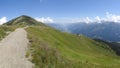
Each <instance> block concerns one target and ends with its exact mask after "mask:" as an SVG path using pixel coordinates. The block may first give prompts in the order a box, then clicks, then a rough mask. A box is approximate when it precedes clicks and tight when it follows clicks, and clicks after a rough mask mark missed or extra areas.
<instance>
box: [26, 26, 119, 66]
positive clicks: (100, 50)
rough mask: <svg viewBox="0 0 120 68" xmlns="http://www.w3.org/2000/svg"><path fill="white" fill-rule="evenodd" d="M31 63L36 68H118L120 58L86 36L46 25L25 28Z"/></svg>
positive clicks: (105, 46)
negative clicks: (64, 31) (28, 41)
mask: <svg viewBox="0 0 120 68" xmlns="http://www.w3.org/2000/svg"><path fill="white" fill-rule="evenodd" d="M26 30H27V32H28V37H29V39H30V42H31V44H30V47H29V48H30V50H29V52H28V53H27V54H26V56H27V57H28V56H29V55H31V56H32V57H31V60H32V62H33V63H35V65H36V68H80V67H81V68H82V67H83V68H94V67H97V68H108V67H109V68H110V67H111V68H113V67H114V68H117V67H119V66H120V65H119V64H120V61H119V60H120V59H119V57H117V56H116V55H115V53H114V52H113V51H112V50H111V49H110V48H109V47H107V45H106V44H104V43H98V42H95V41H94V40H91V39H89V38H87V37H85V36H76V35H72V34H68V33H62V32H60V31H58V30H55V29H53V28H50V27H46V26H33V27H29V28H27V29H26Z"/></svg>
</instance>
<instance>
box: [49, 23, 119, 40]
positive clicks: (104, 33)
mask: <svg viewBox="0 0 120 68" xmlns="http://www.w3.org/2000/svg"><path fill="white" fill-rule="evenodd" d="M47 25H49V26H52V27H54V28H57V29H59V30H61V31H66V32H70V33H74V34H83V35H86V36H88V37H90V38H97V39H102V40H106V41H112V42H119V41H120V23H115V22H103V23H88V24H87V23H66V24H60V23H59V24H57V23H47Z"/></svg>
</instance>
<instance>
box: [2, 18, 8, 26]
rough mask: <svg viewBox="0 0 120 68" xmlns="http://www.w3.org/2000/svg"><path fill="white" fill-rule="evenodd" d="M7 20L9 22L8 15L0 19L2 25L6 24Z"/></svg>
mask: <svg viewBox="0 0 120 68" xmlns="http://www.w3.org/2000/svg"><path fill="white" fill-rule="evenodd" d="M6 22H7V17H2V18H1V19H0V25H2V24H4V23H6Z"/></svg>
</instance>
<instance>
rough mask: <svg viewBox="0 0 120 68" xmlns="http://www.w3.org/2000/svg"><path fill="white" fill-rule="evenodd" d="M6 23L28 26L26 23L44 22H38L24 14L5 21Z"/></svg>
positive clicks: (40, 23) (36, 23)
mask: <svg viewBox="0 0 120 68" xmlns="http://www.w3.org/2000/svg"><path fill="white" fill-rule="evenodd" d="M5 25H20V26H26V25H43V24H42V22H38V21H36V20H35V19H33V18H31V17H29V16H26V15H22V16H20V17H17V18H15V19H12V20H10V21H9V22H7V23H5Z"/></svg>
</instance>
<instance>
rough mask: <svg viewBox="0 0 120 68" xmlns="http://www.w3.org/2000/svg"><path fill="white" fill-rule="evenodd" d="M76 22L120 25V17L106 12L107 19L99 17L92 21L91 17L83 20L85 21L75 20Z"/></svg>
mask: <svg viewBox="0 0 120 68" xmlns="http://www.w3.org/2000/svg"><path fill="white" fill-rule="evenodd" d="M73 21H74V22H84V23H94V22H96V23H102V22H103V21H104V22H115V23H120V15H115V14H111V13H109V12H106V15H105V17H103V18H100V17H99V16H96V17H94V18H93V19H90V18H89V17H86V18H83V19H75V20H73Z"/></svg>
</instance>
